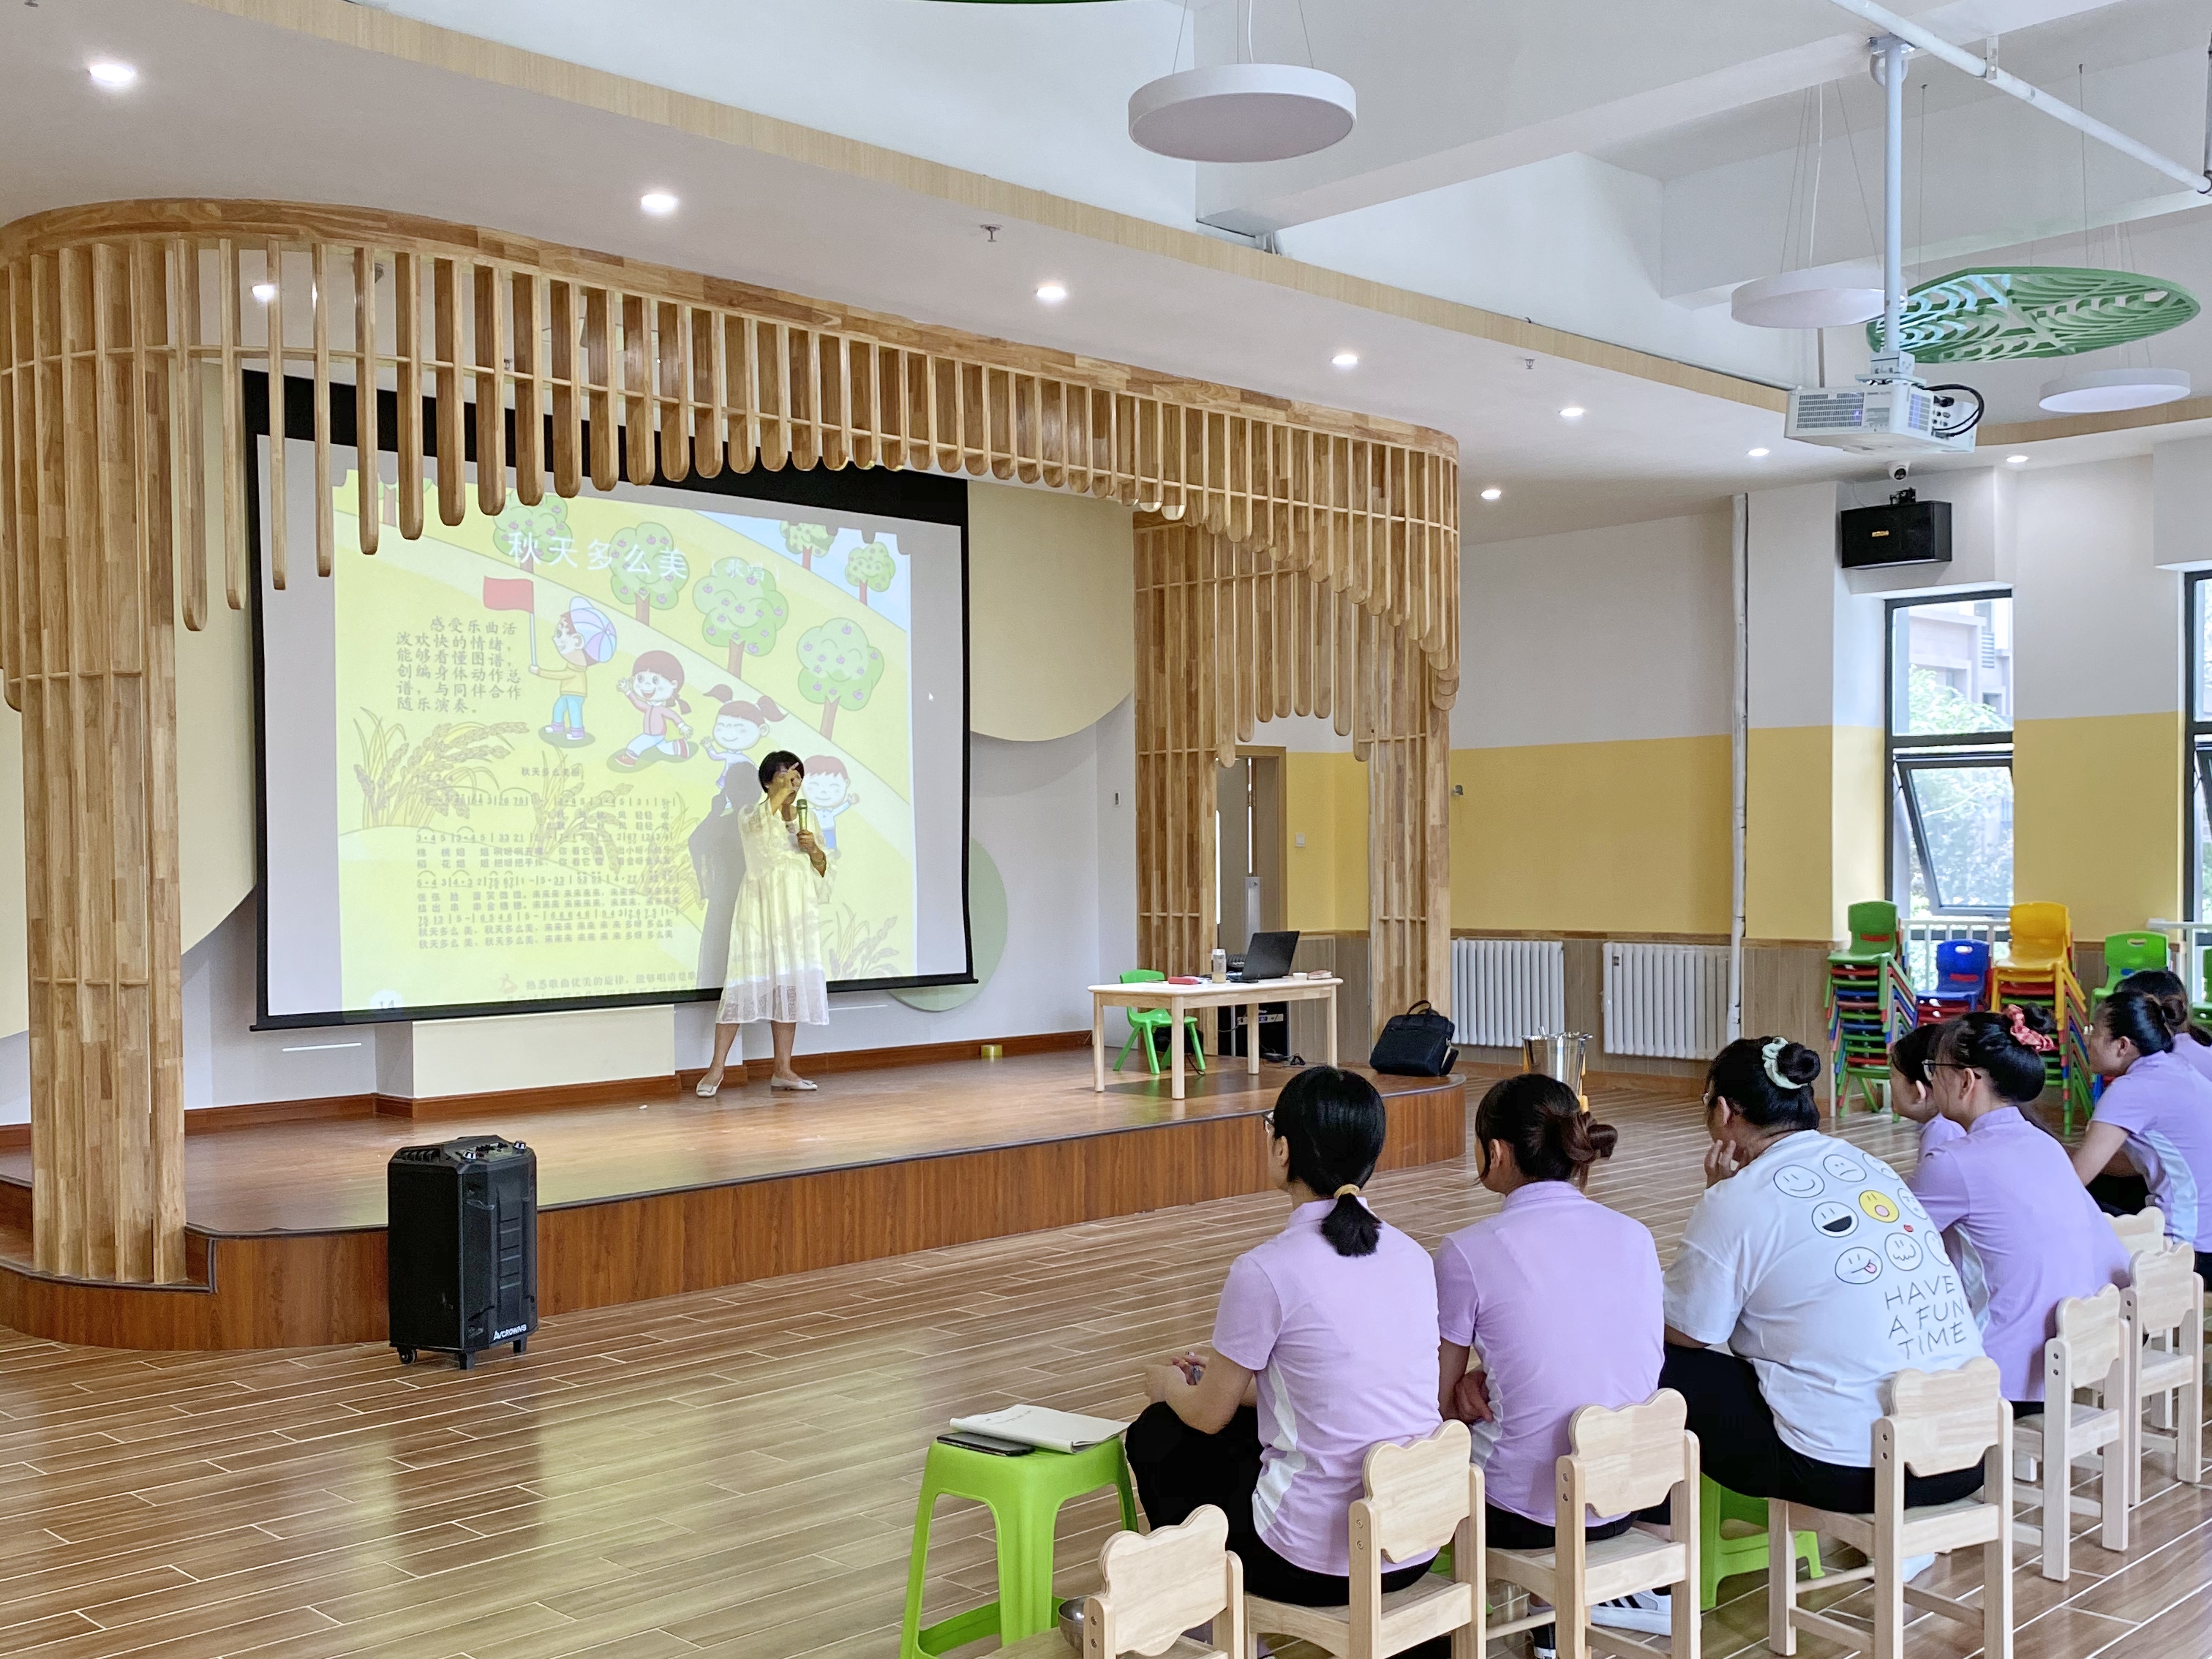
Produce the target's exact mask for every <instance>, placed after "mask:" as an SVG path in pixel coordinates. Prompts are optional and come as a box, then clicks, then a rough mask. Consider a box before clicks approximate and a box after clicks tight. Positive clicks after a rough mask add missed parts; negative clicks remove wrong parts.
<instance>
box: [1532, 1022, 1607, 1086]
mask: <svg viewBox="0 0 2212 1659" xmlns="http://www.w3.org/2000/svg"><path fill="white" fill-rule="evenodd" d="M1589 1045H1590V1036H1589V1032H1587V1031H1560V1032H1557V1033H1553V1032H1545V1033H1543V1034H1542V1035H1541V1036H1524V1037H1522V1039H1521V1069H1522V1071H1524V1072H1541V1073H1543V1074H1544V1075H1545V1076H1546V1077H1555V1078H1557V1079H1559V1081H1560V1082H1562V1083H1564V1084H1565V1085H1567V1087H1568V1088H1570V1089H1571V1090H1573V1091H1575V1093H1576V1094H1577V1095H1579V1094H1581V1093H1582V1091H1583V1061H1584V1060H1585V1059H1586V1058H1587V1056H1588V1055H1589Z"/></svg>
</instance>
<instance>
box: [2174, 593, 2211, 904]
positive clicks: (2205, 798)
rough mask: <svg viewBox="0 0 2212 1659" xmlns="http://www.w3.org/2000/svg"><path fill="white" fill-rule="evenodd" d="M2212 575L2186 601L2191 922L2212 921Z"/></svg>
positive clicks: (2184, 784) (2184, 788)
mask: <svg viewBox="0 0 2212 1659" xmlns="http://www.w3.org/2000/svg"><path fill="white" fill-rule="evenodd" d="M2208 607H2212V572H2199V573H2198V574H2195V575H2192V576H2191V577H2190V578H2189V591H2188V603H2187V604H2186V605H2185V606H2183V608H2182V615H2183V617H2184V618H2185V622H2184V624H2183V625H2184V626H2185V628H2186V629H2188V639H2187V641H2186V644H2185V648H2184V650H2183V652H2182V655H2183V656H2184V657H2185V659H2187V662H2188V668H2187V674H2188V680H2189V685H2188V698H2189V701H2188V703H2187V712H2188V735H2187V736H2186V738H2185V739H2184V742H2185V745H2186V747H2185V750H2184V753H2183V759H2182V764H2183V766H2184V767H2185V769H2186V775H2185V776H2184V777H2183V779H2182V781H2181V798H2182V799H2183V800H2184V801H2185V802H2186V803H2187V807H2186V809H2185V810H2186V811H2187V812H2188V814H2189V848H2190V852H2189V866H2188V872H2187V874H2188V883H2189V893H2188V903H2189V917H2190V920H2191V921H2207V920H2212V916H2208V912H2212V819H2209V818H2208V815H2212V614H2208Z"/></svg>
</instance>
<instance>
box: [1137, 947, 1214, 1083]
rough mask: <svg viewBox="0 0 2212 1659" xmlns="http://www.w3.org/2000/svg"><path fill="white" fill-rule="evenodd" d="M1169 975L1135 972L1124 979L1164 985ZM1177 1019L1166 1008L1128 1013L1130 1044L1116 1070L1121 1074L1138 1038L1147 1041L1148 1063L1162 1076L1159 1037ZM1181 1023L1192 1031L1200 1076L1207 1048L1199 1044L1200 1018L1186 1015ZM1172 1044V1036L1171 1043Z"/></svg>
mask: <svg viewBox="0 0 2212 1659" xmlns="http://www.w3.org/2000/svg"><path fill="white" fill-rule="evenodd" d="M1166 981H1167V975H1165V974H1164V973H1161V972H1160V971H1159V970H1158V969H1156V968H1132V969H1129V971H1128V972H1127V973H1126V974H1124V975H1121V983H1122V984H1124V985H1161V984H1164V983H1166ZM1174 1018H1175V1016H1174V1015H1172V1014H1170V1012H1168V1011H1167V1010H1166V1009H1164V1008H1132V1009H1130V1010H1129V1040H1128V1041H1127V1042H1124V1043H1123V1044H1122V1045H1121V1053H1120V1054H1116V1055H1115V1056H1114V1069H1115V1071H1117V1072H1118V1071H1120V1070H1121V1062H1122V1061H1123V1060H1127V1059H1128V1057H1129V1050H1130V1049H1131V1048H1133V1046H1134V1045H1135V1043H1136V1042H1137V1039H1138V1038H1139V1037H1142V1038H1143V1039H1144V1041H1145V1060H1146V1064H1147V1065H1149V1066H1151V1067H1152V1075H1153V1076H1154V1077H1158V1075H1159V1074H1160V1048H1159V1041H1158V1040H1159V1037H1160V1035H1161V1033H1163V1032H1164V1031H1166V1030H1167V1028H1168V1026H1169V1025H1170V1024H1171V1023H1172V1022H1173V1020H1174ZM1182 1023H1183V1024H1185V1025H1187V1026H1188V1027H1189V1028H1190V1029H1189V1030H1188V1033H1187V1034H1186V1035H1187V1036H1188V1037H1189V1040H1190V1057H1191V1060H1192V1061H1193V1063H1194V1064H1195V1065H1196V1066H1197V1067H1198V1069H1199V1070H1200V1072H1203V1071H1205V1070H1206V1044H1205V1043H1204V1042H1200V1040H1199V1030H1198V1016H1197V1015H1195V1014H1185V1015H1184V1016H1183V1017H1182ZM1168 1040H1169V1041H1170V1042H1173V1041H1174V1040H1175V1039H1174V1038H1173V1036H1170V1037H1169V1039H1168Z"/></svg>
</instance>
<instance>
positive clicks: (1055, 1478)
mask: <svg viewBox="0 0 2212 1659" xmlns="http://www.w3.org/2000/svg"><path fill="white" fill-rule="evenodd" d="M1105 1486H1111V1487H1113V1488H1114V1489H1115V1491H1116V1492H1119V1493H1120V1494H1121V1526H1122V1528H1123V1530H1125V1531H1127V1532H1134V1531H1136V1530H1137V1498H1136V1494H1135V1493H1134V1492H1132V1491H1131V1490H1130V1487H1129V1465H1128V1463H1127V1461H1126V1460H1125V1459H1124V1458H1123V1457H1122V1455H1121V1439H1120V1438H1119V1437H1115V1438H1114V1439H1112V1440H1109V1441H1106V1442H1104V1443H1102V1444H1099V1445H1096V1446H1090V1447H1086V1448H1085V1449H1083V1450H1082V1451H1079V1452H1076V1453H1073V1455H1066V1454H1062V1453H1060V1452H1049V1451H1033V1452H1030V1453H1029V1454H1028V1455H1026V1456H1019V1457H1000V1456H996V1455H994V1454H992V1453H990V1452H979V1451H970V1450H969V1449H967V1448H966V1447H964V1446H948V1445H946V1444H945V1443H944V1442H943V1441H941V1440H938V1441H933V1442H931V1443H930V1448H929V1456H928V1459H927V1462H924V1463H923V1465H922V1469H921V1503H920V1504H918V1505H917V1506H916V1508H915V1516H914V1553H913V1555H912V1557H911V1558H910V1559H909V1560H908V1566H907V1573H906V1615H905V1617H904V1619H903V1620H902V1621H901V1623H900V1626H899V1647H898V1650H899V1659H930V1656H933V1655H937V1654H940V1653H949V1652H951V1650H953V1649H955V1648H960V1647H965V1646H967V1645H968V1644H969V1643H970V1642H980V1641H981V1640H982V1639H983V1638H985V1637H987V1636H996V1637H997V1638H999V1640H1000V1644H1002V1645H1011V1644H1013V1643H1016V1642H1018V1641H1020V1640H1021V1639H1022V1638H1024V1637H1028V1636H1035V1635H1037V1634H1038V1633H1039V1632H1043V1631H1048V1630H1050V1629H1052V1628H1053V1626H1054V1623H1055V1621H1056V1620H1057V1618H1058V1613H1057V1612H1056V1610H1055V1608H1054V1602H1053V1596H1052V1549H1053V1537H1054V1528H1055V1527H1056V1525H1057V1523H1058V1522H1059V1518H1060V1506H1061V1505H1062V1504H1066V1503H1067V1502H1068V1501H1069V1500H1070V1499H1071V1498H1080V1497H1082V1496H1083V1495H1084V1494H1085V1493H1086V1492H1097V1491H1098V1490H1100V1489H1101V1488H1102V1487H1105ZM939 1498H969V1499H972V1500H973V1501H974V1502H975V1503H978V1504H984V1505H986V1506H987V1508H988V1509H989V1510H990V1511H991V1526H992V1530H993V1531H994V1533H996V1534H997V1535H998V1543H999V1599H998V1600H997V1601H987V1602H985V1603H984V1604H983V1605H982V1606H981V1607H971V1608H969V1610H968V1611H967V1612H966V1613H956V1614H954V1615H953V1616H952V1617H951V1618H950V1619H946V1620H941V1621H939V1623H937V1624H934V1625H932V1626H929V1627H928V1628H927V1629H926V1630H925V1629H923V1628H922V1627H921V1579H922V1571H923V1569H924V1568H926V1567H927V1565H929V1527H930V1519H931V1515H932V1512H933V1510H935V1509H936V1507H937V1500H938V1499H939Z"/></svg>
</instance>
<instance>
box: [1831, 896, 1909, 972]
mask: <svg viewBox="0 0 2212 1659" xmlns="http://www.w3.org/2000/svg"><path fill="white" fill-rule="evenodd" d="M1844 922H1845V924H1846V925H1847V926H1848V927H1850V930H1851V942H1850V944H1849V945H1845V946H1844V948H1843V949H1842V950H1840V951H1836V952H1834V953H1833V954H1832V955H1831V956H1830V957H1828V960H1829V961H1831V962H1874V961H1877V960H1879V959H1880V958H1881V957H1893V956H1898V955H1900V954H1902V952H1900V951H1899V948H1898V940H1897V907H1896V906H1895V905H1894V904H1892V903H1891V902H1889V901H1888V900H1887V899H1862V900H1861V901H1860V902H1858V903H1857V904H1854V905H1853V906H1851V908H1850V909H1848V910H1846V911H1844Z"/></svg>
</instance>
